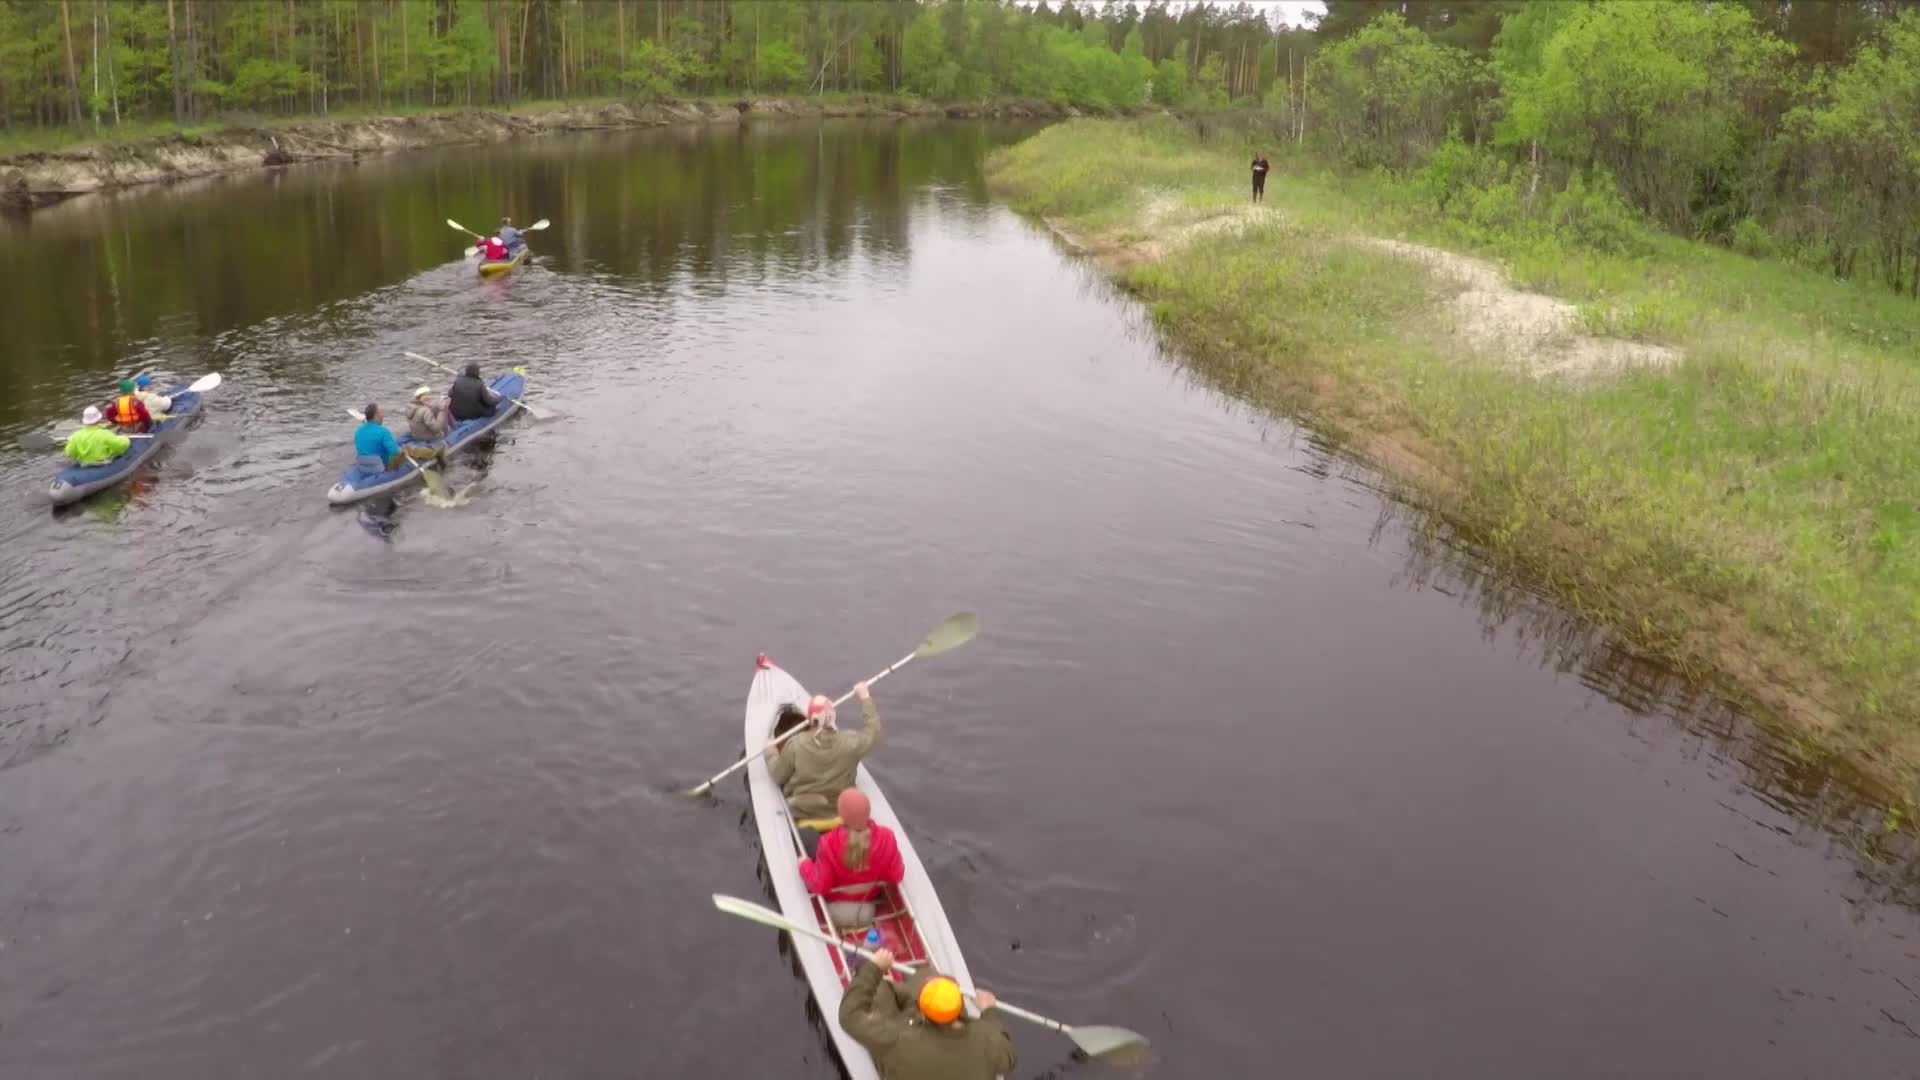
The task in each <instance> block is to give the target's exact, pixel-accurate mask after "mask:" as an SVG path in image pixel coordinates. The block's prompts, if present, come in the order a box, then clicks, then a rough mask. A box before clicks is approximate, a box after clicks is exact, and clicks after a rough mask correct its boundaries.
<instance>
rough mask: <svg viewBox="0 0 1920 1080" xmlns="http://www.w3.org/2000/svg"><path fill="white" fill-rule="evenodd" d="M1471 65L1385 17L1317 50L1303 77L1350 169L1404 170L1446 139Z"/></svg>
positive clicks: (1399, 21)
mask: <svg viewBox="0 0 1920 1080" xmlns="http://www.w3.org/2000/svg"><path fill="white" fill-rule="evenodd" d="M1476 63H1478V62H1477V61H1474V60H1473V59H1472V58H1471V57H1470V56H1468V55H1467V54H1466V53H1464V52H1462V51H1461V50H1459V49H1454V48H1450V47H1448V46H1445V45H1440V44H1437V43H1435V42H1434V41H1433V40H1432V39H1431V38H1429V37H1427V35H1425V34H1423V33H1421V32H1420V31H1418V30H1415V29H1414V28H1413V27H1411V26H1408V25H1407V23H1406V21H1405V20H1403V19H1401V18H1400V17H1399V16H1398V15H1392V14H1389V15H1384V16H1382V17H1380V18H1379V19H1377V20H1375V21H1374V22H1372V23H1369V24H1368V25H1367V26H1365V27H1364V28H1362V29H1361V30H1360V31H1359V32H1358V33H1356V34H1354V35H1353V36H1352V37H1350V38H1346V39H1344V40H1342V41H1339V42H1336V43H1335V44H1333V45H1332V46H1330V47H1328V48H1326V49H1324V50H1322V51H1321V52H1320V53H1319V55H1317V56H1315V57H1314V58H1313V62H1312V63H1311V64H1310V65H1309V66H1308V68H1307V76H1306V78H1307V85H1308V88H1309V90H1310V93H1311V94H1312V98H1313V106H1312V107H1313V108H1314V109H1315V110H1316V111H1317V112H1318V114H1319V116H1320V120H1321V126H1322V128H1323V129H1324V131H1325V136H1324V137H1325V138H1326V139H1327V140H1329V141H1330V142H1331V144H1332V145H1333V147H1334V148H1335V150H1336V152H1338V153H1339V154H1341V156H1343V157H1345V158H1346V159H1347V160H1348V161H1350V162H1352V163H1354V164H1357V165H1374V164H1381V165H1390V166H1394V167H1406V166H1409V165H1412V164H1414V163H1415V162H1416V161H1417V160H1419V158H1420V157H1421V156H1422V155H1424V154H1425V153H1426V152H1427V151H1429V150H1431V149H1432V148H1433V147H1434V146H1436V145H1438V144H1439V142H1440V140H1441V139H1442V138H1443V137H1444V136H1445V135H1446V132H1447V126H1448V123H1449V122H1450V121H1451V120H1453V119H1454V118H1455V117H1456V116H1457V115H1458V112H1459V110H1460V109H1461V108H1462V107H1463V105H1464V104H1465V101H1466V95H1467V93H1468V90H1469V88H1470V85H1471V79H1472V76H1473V65H1474V64H1476Z"/></svg>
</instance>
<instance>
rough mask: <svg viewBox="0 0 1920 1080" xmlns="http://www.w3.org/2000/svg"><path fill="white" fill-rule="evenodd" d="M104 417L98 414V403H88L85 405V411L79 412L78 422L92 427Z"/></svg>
mask: <svg viewBox="0 0 1920 1080" xmlns="http://www.w3.org/2000/svg"><path fill="white" fill-rule="evenodd" d="M104 419H106V418H105V417H103V416H101V415H100V406H98V405H89V406H87V411H86V412H83V413H81V414H80V422H81V423H83V424H85V425H87V426H88V427H92V426H93V425H95V424H97V423H99V422H100V421H101V420H104Z"/></svg>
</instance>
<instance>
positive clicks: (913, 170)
mask: <svg viewBox="0 0 1920 1080" xmlns="http://www.w3.org/2000/svg"><path fill="white" fill-rule="evenodd" d="M925 130H926V128H925V125H924V124H923V123H898V122H892V121H864V120H836V121H823V122H820V123H818V124H814V125H811V126H810V127H801V128H796V126H795V125H792V124H780V125H756V124H744V125H741V126H740V127H739V128H738V129H735V130H722V131H718V132H716V131H714V130H711V129H708V128H701V127H693V128H685V127H672V128H661V129H656V130H653V131H641V132H618V133H609V134H589V135H579V136H563V137H550V138H543V139H540V140H537V141H536V142H533V143H530V144H499V145H486V146H472V147H455V148H448V149H441V150H431V151H422V152H418V153H408V154H399V155H392V156H385V157H371V158H366V159H364V160H362V161H361V162H359V163H358V164H345V163H342V164H327V165H314V166H306V167H300V168H294V169H286V170H269V171H265V172H263V173H244V174H232V175H228V176H223V177H212V178H206V179H202V180H196V181H188V182H183V183H180V184H175V185H169V186H165V187H159V188H150V189H149V188H142V189H135V190H133V191H130V192H127V193H124V194H120V195H107V196H97V197H88V198H82V199H78V200H73V201H70V202H68V203H65V204H61V205H58V206H54V207H51V208H48V209H46V210H43V211H40V212H38V213H35V214H33V215H30V216H25V217H12V218H5V219H0V243H3V244H5V245H6V246H7V249H8V258H7V259H6V260H4V262H0V294H4V295H6V296H7V297H8V311H9V327H8V346H9V348H8V350H7V353H6V357H5V359H4V360H0V364H4V366H5V370H6V371H7V374H8V379H9V383H10V384H11V385H14V386H18V387H20V388H21V390H22V392H21V393H18V394H15V395H9V396H8V397H7V398H6V399H5V400H4V401H0V430H5V429H8V428H9V427H11V426H13V425H17V424H21V423H25V422H28V421H36V420H44V418H45V416H46V415H47V414H49V413H50V412H54V411H58V410H59V408H60V407H61V405H62V404H63V403H64V400H65V398H66V397H67V396H68V394H69V388H70V387H71V386H72V385H73V384H74V381H75V379H76V376H78V375H81V374H86V375H91V376H92V378H93V380H94V381H95V382H100V381H106V380H108V378H109V375H110V373H115V372H120V371H123V370H131V369H133V368H135V367H152V366H156V365H162V364H164V365H167V366H171V367H175V368H179V369H182V370H185V369H195V370H198V369H200V368H201V367H202V366H203V365H207V364H209V363H211V366H212V367H218V366H219V361H220V360H221V359H222V358H223V357H222V351H221V350H220V349H219V347H218V342H219V339H220V337H221V335H223V334H225V333H227V332H229V331H232V330H235V329H237V328H242V327H247V326H251V325H255V324H261V323H270V322H271V320H273V319H275V318H276V317H279V316H284V315H287V314H290V313H297V312H305V311H309V310H314V309H320V310H321V311H325V310H326V309H327V308H328V307H329V306H330V305H332V304H334V303H336V302H338V301H341V300H346V299H348V298H353V297H358V296H362V295H364V294H366V293H369V292H371V291H374V290H378V289H380V288H382V287H384V286H388V285H390V284H392V283H394V282H396V281H400V280H402V279H404V278H405V277H407V276H408V275H409V274H413V273H416V272H418V271H420V270H423V269H425V268H428V267H434V266H440V265H443V264H448V263H450V262H452V261H453V260H456V259H458V258H459V257H460V256H461V255H462V253H463V250H462V245H463V243H464V241H463V240H462V239H461V236H460V235H459V234H457V233H455V232H453V231H452V230H451V229H450V228H449V227H448V226H447V224H446V221H447V219H448V218H449V217H451V218H453V219H454V220H457V221H460V222H461V223H462V224H465V225H467V226H469V227H471V228H474V229H476V230H488V229H491V228H492V227H493V225H494V223H495V222H496V221H497V220H498V219H499V217H500V216H501V215H502V214H503V213H504V214H511V215H512V216H513V217H514V218H515V219H516V220H518V221H520V222H522V223H530V222H532V221H533V220H535V219H537V218H542V217H545V218H549V219H551V220H552V221H553V223H554V224H553V227H552V228H550V229H547V230H545V231H543V232H541V233H537V234H534V235H533V237H532V242H533V245H534V247H535V249H536V254H537V255H538V256H539V262H538V265H544V266H549V267H552V268H554V269H557V270H560V271H563V272H579V271H584V272H589V273H594V274H600V275H606V276H610V277H613V278H617V279H619V280H621V281H624V282H628V283H637V284H635V285H633V286H632V287H637V288H640V289H643V290H653V291H655V292H660V293H666V292H670V291H671V290H673V289H674V288H675V287H677V286H678V285H683V284H685V283H688V282H697V283H699V286H700V287H701V288H708V289H720V290H724V289H726V288H728V287H729V286H731V285H734V284H743V285H753V286H760V285H764V284H765V283H766V282H768V281H770V280H777V279H779V278H781V277H783V276H785V277H808V276H816V277H817V276H820V275H831V274H833V273H835V272H836V270H837V267H838V266H839V264H841V263H844V262H845V261H846V260H848V259H851V258H854V257H856V256H858V257H861V258H865V259H868V260H873V261H875V262H878V263H880V264H881V265H883V266H891V267H892V268H894V269H895V270H898V269H899V268H901V267H904V265H905V261H906V260H907V259H908V258H909V257H910V255H911V242H910V236H911V224H912V216H913V214H914V212H915V207H916V200H917V198H918V197H919V195H920V193H923V192H925V191H927V190H929V189H931V190H934V191H936V192H939V193H940V195H941V196H942V197H943V198H946V199H952V200H959V201H961V202H965V203H970V204H972V205H974V206H984V205H986V203H987V199H988V196H987V193H986V190H985V187H984V182H983V180H982V179H981V175H980V171H979V168H978V160H979V157H980V155H982V154H983V153H984V152H985V149H986V148H987V147H988V146H990V145H993V144H995V143H998V142H1003V141H1006V140H1008V139H1011V138H1014V137H1016V136H1017V135H1018V134H1019V133H1021V132H1022V131H1024V130H1026V129H1025V128H1021V127H1014V126H1006V125H986V124H982V125H965V126H959V125H956V126H952V127H951V128H949V129H943V137H941V138H932V139H930V138H924V137H916V136H918V135H924V133H925ZM919 205H923V206H924V205H925V204H924V203H920V204H919ZM510 277H511V276H509V278H503V279H501V280H499V281H498V282H495V283H493V288H494V290H495V291H496V293H504V292H505V291H507V290H509V289H511V288H512V282H511V280H510ZM209 343H211V344H212V347H211V348H209V347H208V345H209ZM324 360H325V354H324V353H323V352H320V351H319V350H316V354H315V355H314V356H312V357H309V358H308V362H309V363H318V362H324Z"/></svg>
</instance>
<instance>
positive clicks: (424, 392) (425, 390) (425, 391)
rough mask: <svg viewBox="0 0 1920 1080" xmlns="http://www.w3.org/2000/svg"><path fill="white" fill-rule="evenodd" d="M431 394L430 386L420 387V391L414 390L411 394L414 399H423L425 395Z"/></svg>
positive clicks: (431, 388)
mask: <svg viewBox="0 0 1920 1080" xmlns="http://www.w3.org/2000/svg"><path fill="white" fill-rule="evenodd" d="M431 393H433V387H431V386H423V387H421V388H420V389H418V390H415V391H414V392H413V396H414V397H417V398H418V397H425V396H426V395H428V394H431Z"/></svg>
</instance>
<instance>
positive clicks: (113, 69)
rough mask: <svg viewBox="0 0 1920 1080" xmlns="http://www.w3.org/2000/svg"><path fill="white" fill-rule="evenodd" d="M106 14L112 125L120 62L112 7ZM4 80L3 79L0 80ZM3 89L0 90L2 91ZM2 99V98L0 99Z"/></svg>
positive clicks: (116, 118)
mask: <svg viewBox="0 0 1920 1080" xmlns="http://www.w3.org/2000/svg"><path fill="white" fill-rule="evenodd" d="M106 15H107V93H108V95H109V96H111V97H112V98H113V126H114V127H119V126H120V74H119V69H120V62H119V61H118V60H117V59H115V57H114V48H113V8H112V7H111V6H109V7H107V9H106ZM0 81H4V80H0ZM3 92H4V91H0V93H3ZM0 100H3V99H0Z"/></svg>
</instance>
